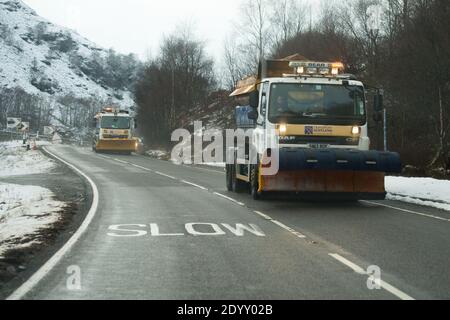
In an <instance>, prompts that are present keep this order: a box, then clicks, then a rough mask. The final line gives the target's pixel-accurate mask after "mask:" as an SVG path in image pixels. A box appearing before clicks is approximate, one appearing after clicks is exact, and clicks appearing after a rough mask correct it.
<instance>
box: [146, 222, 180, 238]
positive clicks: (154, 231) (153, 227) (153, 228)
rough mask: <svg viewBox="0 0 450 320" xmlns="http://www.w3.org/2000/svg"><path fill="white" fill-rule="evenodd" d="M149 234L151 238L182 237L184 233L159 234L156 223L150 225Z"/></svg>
mask: <svg viewBox="0 0 450 320" xmlns="http://www.w3.org/2000/svg"><path fill="white" fill-rule="evenodd" d="M150 234H151V235H152V237H177V236H184V233H160V232H159V226H158V225H157V224H156V223H150Z"/></svg>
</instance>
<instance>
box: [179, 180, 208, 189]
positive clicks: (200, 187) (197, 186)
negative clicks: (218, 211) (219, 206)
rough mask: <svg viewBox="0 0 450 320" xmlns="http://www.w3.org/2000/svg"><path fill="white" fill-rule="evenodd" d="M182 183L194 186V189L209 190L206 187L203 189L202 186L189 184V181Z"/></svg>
mask: <svg viewBox="0 0 450 320" xmlns="http://www.w3.org/2000/svg"><path fill="white" fill-rule="evenodd" d="M181 182H183V183H185V184H188V185H191V186H193V187H196V188H199V189H202V190H208V189H207V188H205V187H203V186H200V185H198V184H195V183H192V182H189V181H186V180H181Z"/></svg>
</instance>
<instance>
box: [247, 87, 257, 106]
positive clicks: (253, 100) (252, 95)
mask: <svg viewBox="0 0 450 320" xmlns="http://www.w3.org/2000/svg"><path fill="white" fill-rule="evenodd" d="M249 98H250V99H249V100H250V101H249V102H250V107H252V108H253V109H258V106H259V91H258V90H255V91H252V92H251V93H250V97H249Z"/></svg>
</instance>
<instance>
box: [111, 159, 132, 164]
mask: <svg viewBox="0 0 450 320" xmlns="http://www.w3.org/2000/svg"><path fill="white" fill-rule="evenodd" d="M114 161H117V162H120V163H123V164H130V163H129V162H127V161H123V160H120V159H117V158H114Z"/></svg>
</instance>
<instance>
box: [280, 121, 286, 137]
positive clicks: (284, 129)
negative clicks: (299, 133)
mask: <svg viewBox="0 0 450 320" xmlns="http://www.w3.org/2000/svg"><path fill="white" fill-rule="evenodd" d="M279 130H280V134H282V135H284V134H286V132H287V126H286V125H285V124H280V128H279Z"/></svg>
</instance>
